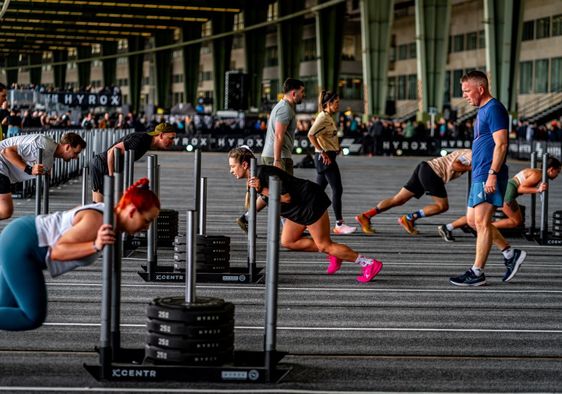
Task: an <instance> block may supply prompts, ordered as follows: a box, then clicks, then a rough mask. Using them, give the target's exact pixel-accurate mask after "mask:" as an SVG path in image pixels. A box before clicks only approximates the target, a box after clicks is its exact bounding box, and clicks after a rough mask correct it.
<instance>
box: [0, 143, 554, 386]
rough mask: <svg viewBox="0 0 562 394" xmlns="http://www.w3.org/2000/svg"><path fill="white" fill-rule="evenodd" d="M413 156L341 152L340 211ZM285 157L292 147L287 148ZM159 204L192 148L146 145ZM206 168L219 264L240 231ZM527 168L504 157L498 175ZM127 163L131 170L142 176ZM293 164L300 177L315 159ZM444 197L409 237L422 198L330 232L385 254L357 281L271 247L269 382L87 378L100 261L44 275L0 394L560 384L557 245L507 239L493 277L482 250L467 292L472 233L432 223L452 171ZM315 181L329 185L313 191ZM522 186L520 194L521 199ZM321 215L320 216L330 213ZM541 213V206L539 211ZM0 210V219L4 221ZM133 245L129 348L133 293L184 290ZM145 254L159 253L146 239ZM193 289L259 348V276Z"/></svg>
mask: <svg viewBox="0 0 562 394" xmlns="http://www.w3.org/2000/svg"><path fill="white" fill-rule="evenodd" d="M422 159H423V158H412V157H410V158H390V157H376V158H369V157H358V156H350V157H342V158H340V159H339V164H340V168H341V171H342V173H343V178H344V179H343V182H344V204H343V209H344V216H345V219H346V220H347V222H348V224H353V223H354V220H353V216H355V215H356V214H357V213H359V212H361V211H364V210H366V209H368V208H370V207H372V206H373V205H374V204H375V203H376V202H377V201H378V200H380V199H382V198H385V197H387V196H390V195H391V194H393V193H394V192H396V191H398V189H399V188H400V187H401V186H402V184H404V183H405V182H406V180H407V179H408V178H409V177H410V175H411V172H412V170H413V169H414V167H415V165H416V164H417V163H418V162H419V161H420V160H422ZM297 160H298V159H297ZM159 162H160V165H161V191H160V194H161V199H162V203H163V207H165V208H170V209H175V210H178V211H179V212H180V227H181V230H183V227H184V226H185V224H184V221H185V210H186V209H189V208H191V206H192V200H193V197H192V184H193V182H192V174H193V154H190V153H186V152H183V153H182V152H175V153H160V154H159ZM202 162H203V170H202V175H203V176H206V177H207V178H208V217H207V232H208V233H209V234H221V235H227V236H230V237H231V254H230V257H231V265H233V266H244V264H245V262H246V238H245V235H244V234H243V233H242V232H241V231H240V229H239V228H238V226H237V225H236V223H235V219H236V217H237V216H239V215H240V214H241V213H242V212H243V207H242V206H243V201H244V193H245V187H244V185H243V183H242V182H237V181H236V180H235V179H233V178H232V177H231V176H230V175H229V173H228V167H227V159H226V154H218V153H205V154H203V160H202ZM524 166H526V163H522V162H510V173H512V174H513V173H515V171H517V170H519V169H520V168H523V167H524ZM145 167H146V161H145V160H142V161H139V162H137V164H136V168H135V172H136V175H137V176H140V175H142V174H144V173H146V168H145ZM296 174H297V175H298V176H300V177H303V178H308V179H314V178H315V170H314V169H297V170H296ZM448 191H449V197H450V209H449V211H448V212H446V213H444V214H442V215H440V216H435V217H430V218H424V219H421V220H419V221H418V227H419V230H420V234H419V235H418V236H410V235H408V234H406V233H405V232H404V231H403V230H402V228H401V227H400V226H399V225H398V224H397V223H396V220H397V218H398V217H399V216H400V215H402V214H405V213H408V212H411V211H414V210H416V209H419V208H421V207H422V206H423V205H422V204H425V203H427V202H429V198H428V197H422V198H421V199H420V200H419V201H416V200H412V201H411V202H409V203H408V204H407V205H406V206H403V207H398V208H395V209H394V210H391V211H389V212H386V213H383V214H382V215H380V216H378V217H377V218H376V219H375V220H374V226H375V228H376V230H377V233H376V234H375V235H372V236H367V235H364V234H362V233H360V232H359V233H356V234H354V235H348V236H336V237H334V239H336V240H337V241H338V242H344V243H347V244H348V245H350V246H351V247H352V248H354V249H356V250H357V251H359V252H361V253H363V254H366V255H369V256H374V257H376V258H378V259H380V260H382V261H383V262H384V267H383V270H382V271H381V273H380V274H379V276H378V277H377V278H376V279H375V280H374V281H373V282H372V283H369V284H360V283H357V282H356V281H355V276H356V275H357V274H358V273H359V269H358V267H356V266H354V265H353V264H351V263H345V264H344V266H343V268H342V270H341V271H340V272H338V273H337V274H336V275H334V276H327V275H326V274H325V270H326V267H327V261H326V258H325V256H323V255H321V254H318V253H317V254H313V253H301V252H291V251H287V250H281V253H280V263H279V272H280V277H279V284H278V287H279V308H278V330H277V349H278V350H280V351H285V352H287V353H288V354H287V356H285V358H284V359H283V360H282V365H284V366H287V367H290V368H291V370H290V372H289V374H288V375H287V376H286V377H285V378H284V379H282V380H281V381H280V382H278V383H274V384H250V383H224V384H219V383H208V382H207V383H206V382H196V383H185V382H160V383H142V382H140V383H139V382H130V383H125V382H120V383H111V382H106V383H102V382H98V381H96V380H95V379H93V378H92V377H91V376H90V375H89V374H88V373H87V371H86V370H85V369H84V368H83V364H84V363H96V362H97V359H98V358H97V353H95V351H94V348H95V346H97V345H98V344H99V336H100V294H101V275H100V274H101V262H100V263H98V264H95V265H93V266H90V267H88V268H85V269H79V270H76V271H73V272H71V273H69V274H67V275H64V276H62V277H59V278H56V279H52V278H50V277H48V275H47V276H46V281H47V287H48V294H49V315H48V318H47V321H46V323H45V324H44V325H43V326H42V327H41V328H39V329H37V330H34V331H30V332H6V331H0V391H3V392H82V391H89V392H101V391H107V392H141V391H144V392H229V393H232V392H295V393H296V392H311V391H314V392H335V391H337V392H346V391H350V392H351V391H353V392H358V391H364V392H404V391H410V392H412V391H413V392H505V393H507V392H510V393H511V392H561V391H562V388H561V387H562V373H561V371H562V247H545V246H540V245H538V244H537V243H535V242H531V241H528V240H526V239H524V238H511V239H510V241H511V243H512V245H513V246H516V247H520V248H523V249H525V250H526V251H527V252H528V258H527V260H526V262H525V264H524V265H523V266H522V268H521V271H520V272H519V273H518V275H517V276H516V277H515V278H514V279H513V280H512V282H510V283H508V284H506V283H503V282H502V281H501V278H502V276H503V272H504V267H503V258H502V256H501V254H500V253H499V252H498V251H496V250H492V252H491V254H490V258H489V260H488V266H487V269H486V276H487V280H488V285H487V286H484V287H482V288H474V289H472V288H471V289H460V288H455V287H453V286H451V285H450V284H449V283H448V278H449V277H450V276H454V275H458V274H461V273H462V272H464V271H465V270H466V269H467V268H468V267H470V266H471V265H472V261H473V258H474V248H475V239H474V238H473V237H472V236H471V235H467V234H464V233H462V232H460V231H459V232H457V233H456V236H457V240H456V242H454V243H445V242H444V241H443V240H442V239H441V238H440V237H439V236H438V234H437V231H436V228H437V226H438V225H439V224H442V223H447V222H450V221H452V220H453V219H454V218H456V217H457V216H459V215H461V214H462V213H463V212H464V209H465V208H464V207H465V201H466V178H465V177H462V178H460V179H458V180H456V181H454V182H452V183H451V184H449V185H448ZM80 193H81V184H80V180H76V181H74V182H71V183H70V184H65V185H63V186H61V187H56V188H52V190H51V204H50V205H51V210H63V209H68V208H71V207H72V206H74V205H77V204H78V203H79V202H80ZM328 193H330V191H329V190H328ZM561 193H562V182H560V181H559V180H557V181H555V182H554V183H552V184H551V197H550V207H551V211H553V210H559V209H562V199H561V198H560V195H561ZM529 200H530V199H529V197H521V198H520V202H521V203H522V204H524V205H527V207H528V206H529ZM15 209H16V215H15V216H16V217H17V216H21V215H27V214H32V213H33V210H34V202H33V201H32V200H27V201H21V200H18V201H16V208H15ZM330 215H331V217H332V219H333V213H332V211H331V210H330ZM266 217H267V215H266V212H265V211H264V212H262V213H261V214H260V216H259V218H258V235H259V239H258V248H257V256H258V257H257V258H258V265H259V266H264V264H265V258H266V256H265V250H266V239H265V235H266V234H265V233H266V229H265V227H266ZM538 217H539V218H540V214H539V216H538ZM7 223H8V221H3V222H1V223H0V228H3V227H4V226H5V225H6V224H7ZM145 256H146V253H145V249H143V248H141V249H138V250H137V252H136V253H135V254H134V255H133V256H131V257H129V258H127V259H125V260H124V261H123V288H122V293H123V295H122V319H121V323H122V325H121V330H122V341H123V345H124V346H125V347H132V348H142V347H143V345H144V340H145V339H144V337H145V331H146V329H145V322H146V317H145V310H146V305H147V303H148V302H150V300H152V299H153V298H155V297H162V296H172V295H183V294H184V288H183V286H182V284H180V283H148V282H144V281H143V280H142V279H141V278H140V277H139V275H138V274H137V271H139V269H140V265H141V264H143V263H144V260H145ZM158 259H159V263H160V264H164V265H169V264H171V263H172V261H173V252H172V250H171V249H169V248H168V249H165V248H162V249H160V250H159V251H158ZM196 291H197V295H199V296H213V297H220V298H224V299H225V300H228V301H231V302H233V303H234V304H235V305H236V313H235V346H236V349H238V350H256V351H259V350H261V349H263V335H264V329H263V326H264V316H265V310H264V302H265V301H264V284H263V283H257V284H236V283H234V284H221V283H216V284H213V283H204V284H199V285H197V289H196Z"/></svg>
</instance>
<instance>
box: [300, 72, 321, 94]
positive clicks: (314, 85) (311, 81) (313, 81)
mask: <svg viewBox="0 0 562 394" xmlns="http://www.w3.org/2000/svg"><path fill="white" fill-rule="evenodd" d="M302 81H303V83H304V91H305V93H306V97H307V98H313V99H314V98H315V97H318V78H316V77H314V78H306V79H305V78H303V80H302Z"/></svg>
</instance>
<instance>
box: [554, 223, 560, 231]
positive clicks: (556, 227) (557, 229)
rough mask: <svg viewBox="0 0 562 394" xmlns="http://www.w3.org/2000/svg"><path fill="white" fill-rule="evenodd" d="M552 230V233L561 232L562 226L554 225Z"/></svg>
mask: <svg viewBox="0 0 562 394" xmlns="http://www.w3.org/2000/svg"><path fill="white" fill-rule="evenodd" d="M552 229H553V230H554V231H562V225H560V224H555V225H554V226H552Z"/></svg>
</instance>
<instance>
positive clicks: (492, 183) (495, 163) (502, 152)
mask: <svg viewBox="0 0 562 394" xmlns="http://www.w3.org/2000/svg"><path fill="white" fill-rule="evenodd" d="M493 137H494V143H495V147H494V156H493V158H492V165H491V166H490V168H491V169H492V170H494V171H496V172H499V171H500V170H501V166H502V164H503V162H504V161H505V156H506V154H507V130H506V129H501V130H498V131H495V132H494V134H493ZM497 183H498V178H497V175H488V179H487V180H486V186H485V187H484V189H485V191H486V193H493V192H495V191H496V185H497Z"/></svg>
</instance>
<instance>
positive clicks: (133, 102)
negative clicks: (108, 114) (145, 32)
mask: <svg viewBox="0 0 562 394" xmlns="http://www.w3.org/2000/svg"><path fill="white" fill-rule="evenodd" d="M127 44H128V48H129V52H136V51H140V50H143V49H144V45H145V39H144V37H141V36H136V37H130V38H127ZM128 58H129V102H130V108H131V111H133V112H134V113H135V114H137V113H138V111H139V109H140V91H141V85H142V70H143V60H144V54H141V55H128Z"/></svg>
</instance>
